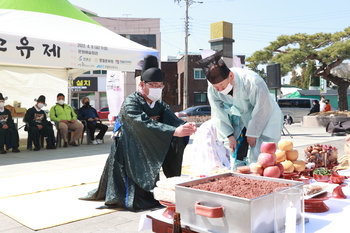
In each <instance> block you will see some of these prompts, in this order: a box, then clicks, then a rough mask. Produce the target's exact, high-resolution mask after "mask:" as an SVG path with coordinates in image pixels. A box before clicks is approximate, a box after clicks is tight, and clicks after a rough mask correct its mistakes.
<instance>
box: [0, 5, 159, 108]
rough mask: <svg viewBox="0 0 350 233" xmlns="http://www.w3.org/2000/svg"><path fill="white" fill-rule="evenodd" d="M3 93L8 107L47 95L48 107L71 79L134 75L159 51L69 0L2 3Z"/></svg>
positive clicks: (0, 71) (29, 103)
mask: <svg viewBox="0 0 350 233" xmlns="http://www.w3.org/2000/svg"><path fill="white" fill-rule="evenodd" d="M0 21H1V27H0V80H1V85H0V92H1V93H3V95H4V96H8V98H9V99H8V101H7V104H11V105H12V103H13V101H15V100H16V101H18V102H21V103H22V107H25V108H29V107H31V106H32V105H33V104H34V98H38V97H39V95H45V96H46V100H47V101H46V102H47V104H48V107H50V106H52V105H54V104H55V102H56V95H57V93H59V92H62V93H65V94H67V92H68V80H69V78H70V77H71V78H75V77H77V76H79V75H80V74H82V73H84V72H86V71H88V70H119V71H134V70H135V69H139V68H140V67H141V65H142V61H143V58H144V57H145V56H146V55H148V54H152V55H155V56H157V55H158V52H157V51H156V50H154V49H151V48H147V47H145V46H142V45H140V44H138V43H135V42H133V41H130V40H128V39H126V38H124V37H122V36H120V35H118V34H116V33H114V32H112V31H110V30H108V29H106V28H104V27H103V26H101V25H99V24H98V23H97V22H95V21H93V20H92V19H91V18H89V17H88V16H86V15H85V14H84V13H82V12H81V11H80V10H78V9H77V8H75V7H74V6H73V5H72V4H70V3H69V2H68V1H67V0H35V1H27V0H8V1H2V2H0Z"/></svg>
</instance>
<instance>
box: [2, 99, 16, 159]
mask: <svg viewBox="0 0 350 233" xmlns="http://www.w3.org/2000/svg"><path fill="white" fill-rule="evenodd" d="M5 100H7V97H5V98H4V97H3V95H2V93H0V154H6V153H7V151H6V150H5V145H7V147H10V148H11V147H12V152H14V153H18V152H20V150H19V149H18V147H19V136H18V131H17V129H16V125H15V123H14V122H13V119H12V115H11V112H10V110H8V109H6V108H5Z"/></svg>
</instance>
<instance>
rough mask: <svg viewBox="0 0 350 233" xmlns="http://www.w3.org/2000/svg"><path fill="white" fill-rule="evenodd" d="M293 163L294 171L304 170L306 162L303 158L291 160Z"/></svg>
mask: <svg viewBox="0 0 350 233" xmlns="http://www.w3.org/2000/svg"><path fill="white" fill-rule="evenodd" d="M293 165H294V171H296V172H302V171H304V170H305V165H306V163H305V161H303V160H297V161H293Z"/></svg>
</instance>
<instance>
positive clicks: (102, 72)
mask: <svg viewBox="0 0 350 233" xmlns="http://www.w3.org/2000/svg"><path fill="white" fill-rule="evenodd" d="M92 73H93V74H107V70H93V71H92Z"/></svg>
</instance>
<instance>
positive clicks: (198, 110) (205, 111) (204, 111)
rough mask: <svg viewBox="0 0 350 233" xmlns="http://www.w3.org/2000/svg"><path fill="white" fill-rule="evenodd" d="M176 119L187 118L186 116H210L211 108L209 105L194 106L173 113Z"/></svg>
mask: <svg viewBox="0 0 350 233" xmlns="http://www.w3.org/2000/svg"><path fill="white" fill-rule="evenodd" d="M175 114H176V115H177V116H178V117H188V116H210V115H211V107H210V105H201V106H194V107H190V108H187V109H185V110H182V111H181V112H176V113H175Z"/></svg>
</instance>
